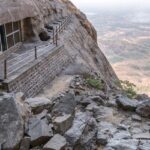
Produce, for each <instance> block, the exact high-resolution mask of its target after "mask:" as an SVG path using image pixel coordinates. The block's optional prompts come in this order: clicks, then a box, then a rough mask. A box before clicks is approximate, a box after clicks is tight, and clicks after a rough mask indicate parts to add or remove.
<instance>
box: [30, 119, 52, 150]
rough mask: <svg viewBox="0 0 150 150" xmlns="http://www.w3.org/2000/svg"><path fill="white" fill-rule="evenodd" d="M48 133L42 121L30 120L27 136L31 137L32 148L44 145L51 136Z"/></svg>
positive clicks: (46, 126)
mask: <svg viewBox="0 0 150 150" xmlns="http://www.w3.org/2000/svg"><path fill="white" fill-rule="evenodd" d="M49 131H50V130H49V126H48V124H46V122H45V121H44V120H40V119H38V118H30V120H29V125H28V135H29V136H30V137H31V145H32V146H33V147H35V146H40V145H41V144H45V143H46V142H47V141H48V140H49V139H50V138H51V137H52V136H53V135H52V134H51V133H50V132H49Z"/></svg>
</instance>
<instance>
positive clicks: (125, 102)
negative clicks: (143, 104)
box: [116, 97, 139, 111]
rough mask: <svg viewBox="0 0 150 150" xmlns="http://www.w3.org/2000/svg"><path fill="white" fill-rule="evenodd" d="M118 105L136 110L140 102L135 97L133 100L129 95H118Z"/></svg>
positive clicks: (125, 108)
mask: <svg viewBox="0 0 150 150" xmlns="http://www.w3.org/2000/svg"><path fill="white" fill-rule="evenodd" d="M116 103H117V104H118V106H119V107H120V108H122V109H124V110H129V111H135V110H136V108H137V106H138V104H139V102H138V101H137V100H135V99H133V100H131V99H129V98H127V97H118V98H117V100H116Z"/></svg>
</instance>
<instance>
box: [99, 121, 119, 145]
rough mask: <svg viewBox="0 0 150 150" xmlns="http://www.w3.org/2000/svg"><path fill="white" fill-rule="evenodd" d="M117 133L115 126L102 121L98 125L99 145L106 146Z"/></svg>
mask: <svg viewBox="0 0 150 150" xmlns="http://www.w3.org/2000/svg"><path fill="white" fill-rule="evenodd" d="M116 131H117V129H116V128H115V127H114V125H113V124H111V123H109V122H105V121H102V122H100V123H99V124H98V133H97V143H98V144H101V145H106V144H107V142H108V140H109V138H111V137H113V134H114V133H115V132H116Z"/></svg>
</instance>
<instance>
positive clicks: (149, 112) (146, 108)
mask: <svg viewBox="0 0 150 150" xmlns="http://www.w3.org/2000/svg"><path fill="white" fill-rule="evenodd" d="M136 112H137V113H138V114H139V115H140V116H143V117H148V118H150V100H147V101H145V102H143V103H141V104H140V105H139V106H138V107H137V109H136Z"/></svg>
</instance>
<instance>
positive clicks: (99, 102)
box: [89, 96, 105, 105]
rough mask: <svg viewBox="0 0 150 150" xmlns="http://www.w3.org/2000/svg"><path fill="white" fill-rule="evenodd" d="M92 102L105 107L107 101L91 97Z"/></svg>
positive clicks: (98, 97)
mask: <svg viewBox="0 0 150 150" xmlns="http://www.w3.org/2000/svg"><path fill="white" fill-rule="evenodd" d="M89 98H90V99H91V100H92V101H94V102H96V103H97V104H98V105H104V104H105V101H104V100H103V99H102V98H101V97H100V96H90V97H89Z"/></svg>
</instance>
